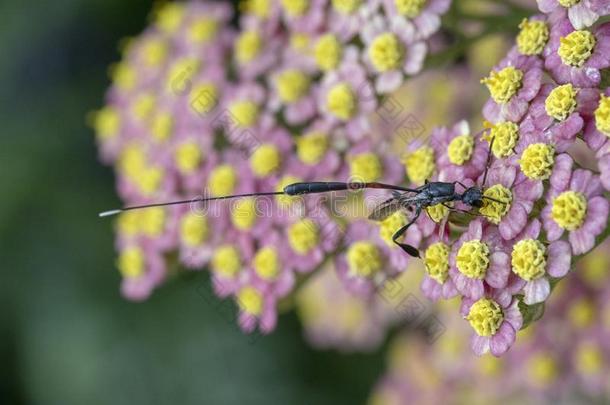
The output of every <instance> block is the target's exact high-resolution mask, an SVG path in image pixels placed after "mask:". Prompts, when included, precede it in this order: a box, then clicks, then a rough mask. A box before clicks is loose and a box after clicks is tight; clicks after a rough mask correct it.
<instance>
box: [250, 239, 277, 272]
mask: <svg viewBox="0 0 610 405" xmlns="http://www.w3.org/2000/svg"><path fill="white" fill-rule="evenodd" d="M253 266H254V271H256V274H258V275H259V277H260V278H262V279H263V280H267V281H273V280H275V279H276V278H277V276H278V275H279V274H280V258H279V256H278V254H277V251H276V250H275V249H274V248H272V247H269V246H265V247H263V248H261V249H260V250H259V251H258V252H256V255H255V256H254V263H253Z"/></svg>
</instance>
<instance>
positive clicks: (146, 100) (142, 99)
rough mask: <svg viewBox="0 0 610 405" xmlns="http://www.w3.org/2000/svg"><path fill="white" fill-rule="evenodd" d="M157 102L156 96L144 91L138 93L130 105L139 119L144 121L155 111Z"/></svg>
mask: <svg viewBox="0 0 610 405" xmlns="http://www.w3.org/2000/svg"><path fill="white" fill-rule="evenodd" d="M156 103H157V100H156V98H155V96H153V95H152V94H150V93H144V94H140V95H138V96H137V97H136V99H135V100H134V101H133V103H132V104H131V106H130V107H131V111H132V113H133V115H134V116H135V117H136V118H137V119H138V120H140V121H143V120H144V119H146V118H147V117H148V116H149V115H150V114H151V113H152V112H153V110H154V109H155V104H156Z"/></svg>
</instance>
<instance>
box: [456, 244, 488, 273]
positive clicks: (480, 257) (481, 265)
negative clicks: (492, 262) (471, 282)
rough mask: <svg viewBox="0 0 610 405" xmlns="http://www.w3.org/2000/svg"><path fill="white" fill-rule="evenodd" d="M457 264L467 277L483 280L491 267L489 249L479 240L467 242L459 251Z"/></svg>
mask: <svg viewBox="0 0 610 405" xmlns="http://www.w3.org/2000/svg"><path fill="white" fill-rule="evenodd" d="M456 264H457V268H458V270H459V271H460V273H462V274H463V275H465V276H466V277H470V278H476V279H479V280H482V279H483V278H485V273H486V272H487V268H488V267H489V247H488V246H487V245H486V244H485V243H483V242H481V241H479V240H471V241H468V242H465V243H464V244H462V246H461V247H460V249H459V250H458V253H457V257H456Z"/></svg>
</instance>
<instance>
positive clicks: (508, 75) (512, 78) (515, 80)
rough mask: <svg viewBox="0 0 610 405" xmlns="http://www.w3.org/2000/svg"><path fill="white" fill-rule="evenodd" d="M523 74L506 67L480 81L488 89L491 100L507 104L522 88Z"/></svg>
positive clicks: (511, 67) (515, 69)
mask: <svg viewBox="0 0 610 405" xmlns="http://www.w3.org/2000/svg"><path fill="white" fill-rule="evenodd" d="M522 80H523V72H522V71H521V70H519V69H517V68H515V67H513V66H507V67H505V68H504V69H502V70H500V71H498V72H496V71H492V72H491V73H490V74H489V77H486V78H484V79H482V80H481V83H483V84H485V85H486V86H487V88H488V89H489V93H490V94H491V98H493V99H494V101H495V102H496V103H498V104H506V103H508V102H509V101H510V100H511V99H512V98H513V96H514V95H515V94H517V91H519V89H520V88H521V86H522V84H523V83H522Z"/></svg>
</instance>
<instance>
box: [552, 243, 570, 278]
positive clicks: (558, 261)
mask: <svg viewBox="0 0 610 405" xmlns="http://www.w3.org/2000/svg"><path fill="white" fill-rule="evenodd" d="M547 261H548V262H547V273H549V275H550V276H552V277H563V276H565V275H566V274H567V273H568V271H570V267H571V266H572V250H571V249H570V244H569V243H567V242H565V241H561V240H560V241H557V242H553V243H551V244H550V245H549V247H548V251H547Z"/></svg>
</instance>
